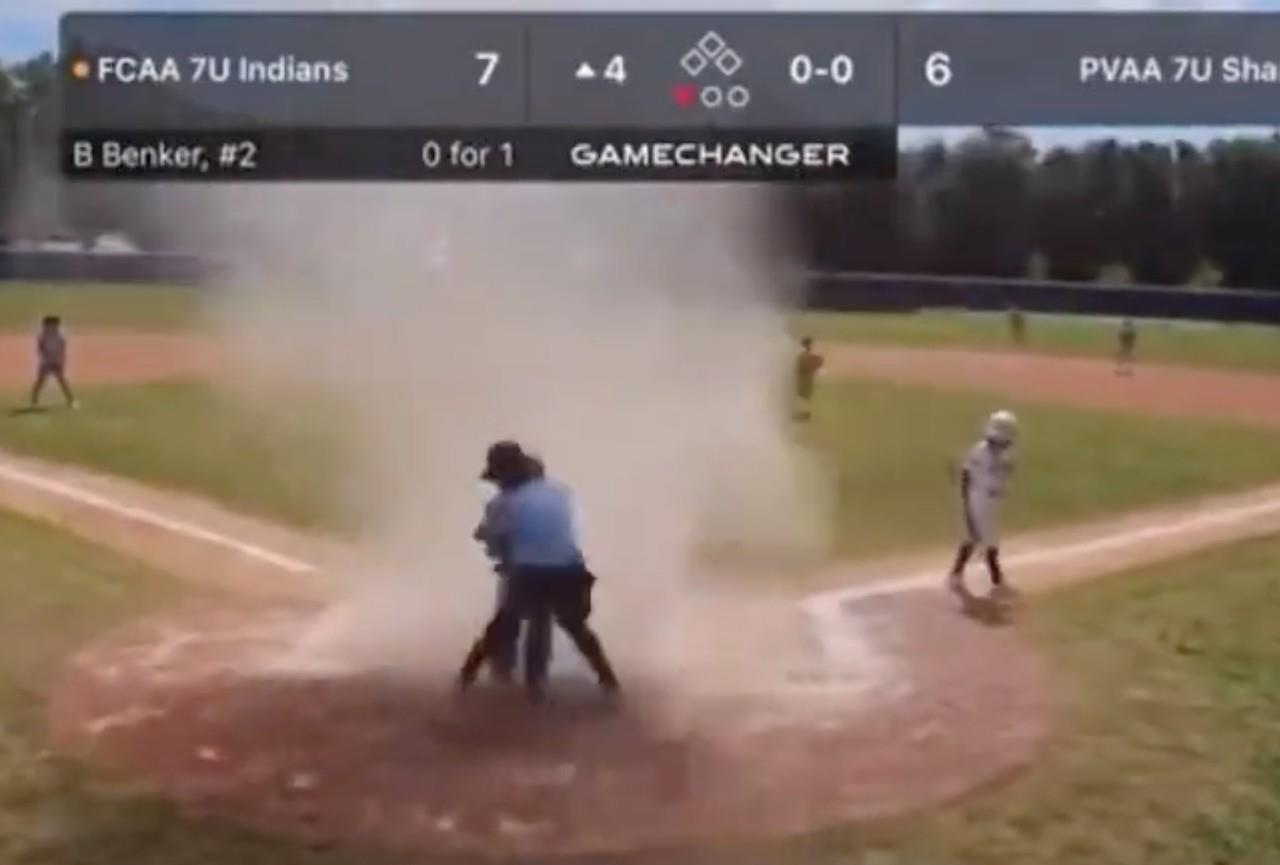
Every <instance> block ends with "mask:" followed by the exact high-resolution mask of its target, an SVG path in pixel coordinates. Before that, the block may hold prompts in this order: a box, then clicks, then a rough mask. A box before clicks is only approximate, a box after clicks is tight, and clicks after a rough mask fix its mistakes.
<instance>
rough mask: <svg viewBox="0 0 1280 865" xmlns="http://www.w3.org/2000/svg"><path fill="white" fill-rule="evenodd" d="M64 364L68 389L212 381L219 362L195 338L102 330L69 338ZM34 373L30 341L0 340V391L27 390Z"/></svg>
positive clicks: (27, 338) (28, 338)
mask: <svg viewBox="0 0 1280 865" xmlns="http://www.w3.org/2000/svg"><path fill="white" fill-rule="evenodd" d="M68 361H69V367H70V374H71V379H72V382H73V383H79V384H127V383H131V382H145V381H156V380H159V379H167V378H183V377H190V376H198V377H204V376H211V375H213V374H214V373H215V372H216V371H217V368H218V362H219V357H218V351H217V348H216V346H214V344H213V343H212V342H210V341H209V340H207V339H204V338H201V337H198V336H192V335H188V334H176V333H135V332H132V331H111V330H103V331H93V332H89V333H73V334H72V335H71V336H70V338H69V340H68ZM34 367H35V346H34V337H33V336H30V335H27V334H22V335H18V334H5V335H0V386H4V387H12V386H19V385H27V384H29V383H30V382H31V376H32V373H33V371H34Z"/></svg>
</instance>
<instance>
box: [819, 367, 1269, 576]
mask: <svg viewBox="0 0 1280 865" xmlns="http://www.w3.org/2000/svg"><path fill="white" fill-rule="evenodd" d="M997 407H1006V408H1011V409H1013V410H1014V411H1015V412H1017V413H1018V415H1019V419H1020V421H1021V424H1022V431H1023V441H1022V447H1021V449H1020V452H1019V462H1018V473H1017V476H1016V477H1015V478H1014V482H1013V485H1012V488H1011V492H1010V497H1009V499H1008V501H1007V502H1006V506H1005V510H1004V514H1003V518H1002V522H1003V525H1004V527H1005V528H1006V530H1007V531H1008V532H1010V533H1012V532H1017V531H1021V530H1027V529H1036V528H1044V527H1048V526H1053V525H1059V524H1065V523H1071V522H1075V521H1080V520H1084V519H1089V518H1096V517H1101V516H1105V515H1107V514H1114V513H1120V512H1123V511H1126V510H1131V509H1135V508H1141V507H1144V506H1148V505H1155V504H1159V503H1164V502H1171V501H1177V500H1180V499H1188V498H1193V497H1196V496H1200V495H1205V494H1207V493H1210V492H1221V491H1231V490H1238V489H1247V488H1250V487H1253V486H1257V485H1259V484H1262V483H1265V482H1267V481H1276V480H1280V437H1277V436H1276V435H1275V434H1274V432H1270V431H1265V430H1254V429H1250V428H1244V427H1237V426H1232V425H1226V424H1219V423H1212V422H1208V421H1202V422H1191V421H1187V422H1179V423H1176V424H1173V423H1169V422H1168V421H1166V420H1162V419H1159V418H1144V417H1136V416H1130V415H1124V414H1117V413H1108V412H1100V411H1087V410H1081V409H1075V408H1060V407H1056V406H1050V405H1039V404H1029V403H1019V402H1009V401H1007V400H1004V401H1000V405H999V406H997V405H996V404H995V402H994V401H993V400H992V398H990V397H986V396H982V395H975V394H969V393H961V392H951V391H946V390H934V389H930V388H922V387H913V386H907V385H894V384H890V383H882V382H872V381H861V380H850V381H833V382H828V383H826V384H825V385H824V386H822V387H821V388H820V389H819V392H818V399H817V403H816V411H815V415H816V420H815V422H814V424H813V426H812V427H811V428H809V429H806V430H804V431H803V432H802V433H801V435H802V439H803V441H804V442H805V443H807V444H808V445H810V446H811V447H812V448H814V449H815V450H816V451H817V452H818V454H820V456H821V458H822V459H823V460H824V461H825V463H826V466H827V470H828V471H829V472H830V473H831V474H833V475H834V477H835V481H836V484H837V496H838V504H837V512H836V520H837V532H836V535H837V545H838V552H839V553H840V554H841V555H844V556H865V555H870V554H878V553H890V552H899V551H905V550H909V549H913V548H919V547H920V546H922V545H935V546H936V545H946V544H949V543H950V542H952V541H953V540H954V538H955V537H956V533H957V532H958V527H959V518H958V515H957V510H956V494H955V491H954V488H953V487H952V486H951V484H950V481H949V479H948V475H947V471H946V469H947V465H948V462H949V461H951V460H955V459H957V458H959V457H960V456H961V455H962V454H963V452H964V451H965V450H966V449H967V448H968V446H969V445H970V444H972V442H973V441H975V440H976V438H977V436H978V433H979V430H980V428H981V424H982V422H983V420H984V419H985V418H986V417H987V415H988V414H989V413H990V412H991V411H992V410H993V409H994V408H997Z"/></svg>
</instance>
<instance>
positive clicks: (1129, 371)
mask: <svg viewBox="0 0 1280 865" xmlns="http://www.w3.org/2000/svg"><path fill="white" fill-rule="evenodd" d="M1137 347H1138V326H1137V325H1136V324H1134V323H1133V319H1131V318H1129V317H1128V316H1126V317H1125V319H1124V320H1123V321H1122V322H1120V337H1119V346H1118V348H1117V349H1116V375H1133V362H1134V352H1135V350H1136V349H1137Z"/></svg>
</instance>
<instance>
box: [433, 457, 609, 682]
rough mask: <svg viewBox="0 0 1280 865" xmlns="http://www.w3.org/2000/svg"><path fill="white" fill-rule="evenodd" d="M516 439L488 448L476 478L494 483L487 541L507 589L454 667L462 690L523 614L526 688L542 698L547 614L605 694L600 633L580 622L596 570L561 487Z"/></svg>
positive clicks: (548, 640) (606, 672) (604, 659)
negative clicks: (590, 565)
mask: <svg viewBox="0 0 1280 865" xmlns="http://www.w3.org/2000/svg"><path fill="white" fill-rule="evenodd" d="M540 467H541V464H540V461H534V460H531V459H530V458H529V456H528V455H527V454H526V453H525V452H524V450H523V449H522V448H521V447H520V445H519V444H517V443H516V442H498V443H497V444H495V445H493V446H492V447H491V448H489V453H488V456H487V458H486V465H485V471H484V474H483V475H482V477H483V478H484V479H485V480H490V481H493V482H494V483H496V484H497V485H498V488H499V494H498V498H499V499H500V504H499V505H498V506H497V507H495V508H494V509H493V510H492V511H491V512H489V515H490V516H491V517H492V519H491V520H489V521H488V522H487V525H486V530H485V540H484V542H485V544H486V546H490V545H492V546H494V547H496V548H497V549H499V550H501V554H502V555H503V556H504V558H503V562H504V565H503V571H504V574H505V579H506V580H507V589H506V592H505V597H504V598H503V602H502V604H501V606H500V607H499V609H498V611H497V612H496V613H495V614H494V616H493V618H492V619H491V620H490V622H489V624H488V626H487V627H486V628H485V632H484V635H483V636H482V637H481V638H480V640H479V641H477V643H476V644H475V645H474V646H473V647H472V649H471V652H470V653H469V654H468V655H467V659H466V661H464V663H463V665H462V669H461V670H460V671H459V673H458V685H459V688H460V689H462V690H465V689H467V688H468V687H470V686H471V684H472V683H473V682H474V681H475V678H476V676H477V674H478V673H479V670H480V667H481V665H482V664H483V663H484V662H485V660H486V659H487V658H492V657H495V656H497V655H499V654H500V653H501V652H502V651H503V646H504V645H506V644H507V642H508V641H510V640H511V639H512V637H511V635H512V633H513V632H515V633H518V630H519V627H520V623H521V622H522V621H523V622H524V623H525V626H526V628H527V633H526V635H525V642H524V676H525V687H526V689H527V690H528V693H529V697H530V699H531V700H533V701H534V702H541V700H542V699H543V697H544V689H545V683H546V676H547V666H548V663H549V661H550V650H551V622H552V620H553V619H554V621H555V622H556V624H558V625H559V626H560V627H561V629H563V630H564V631H565V633H566V634H568V635H569V638H570V639H571V640H573V642H574V645H575V646H577V648H578V651H579V652H581V653H582V656H583V657H584V658H585V659H586V661H587V663H588V664H590V666H591V669H592V670H593V671H594V672H595V674H596V678H597V679H598V680H599V683H600V687H601V689H603V690H604V691H605V693H606V694H609V695H613V694H616V692H617V691H618V687H619V686H618V679H617V676H616V675H615V674H614V671H613V668H612V666H611V665H610V663H609V660H608V658H607V657H606V655H605V651H604V647H603V645H602V644H601V642H600V639H599V637H597V636H596V634H595V632H594V631H592V630H591V628H590V626H589V625H588V624H587V619H588V618H589V617H590V615H591V590H592V587H593V586H594V584H595V579H596V578H595V576H594V575H593V574H592V573H591V572H590V570H588V568H587V564H586V560H585V558H584V557H583V555H582V551H581V549H580V547H579V544H578V538H577V529H576V526H575V525H574V521H573V511H572V504H571V498H570V495H569V492H568V490H567V489H566V488H565V487H563V486H562V485H560V484H557V483H554V482H552V481H551V480H549V479H548V478H547V477H546V476H545V473H544V472H542V471H540Z"/></svg>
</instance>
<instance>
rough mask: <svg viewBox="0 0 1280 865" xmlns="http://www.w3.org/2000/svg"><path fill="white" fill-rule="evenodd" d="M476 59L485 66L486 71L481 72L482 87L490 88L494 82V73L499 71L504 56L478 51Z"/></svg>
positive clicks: (493, 52)
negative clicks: (491, 82)
mask: <svg viewBox="0 0 1280 865" xmlns="http://www.w3.org/2000/svg"><path fill="white" fill-rule="evenodd" d="M476 59H477V60H479V61H480V62H481V63H483V64H484V69H482V70H481V71H480V86H481V87H488V86H489V82H490V81H492V80H493V73H494V72H496V71H497V70H498V64H499V63H500V62H501V61H502V55H501V54H500V53H498V52H497V51H477V52H476Z"/></svg>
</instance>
